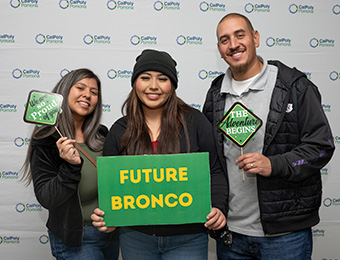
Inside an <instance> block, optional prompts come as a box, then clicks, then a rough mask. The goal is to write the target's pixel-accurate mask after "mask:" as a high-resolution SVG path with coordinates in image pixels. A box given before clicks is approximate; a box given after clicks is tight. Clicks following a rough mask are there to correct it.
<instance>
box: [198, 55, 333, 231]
mask: <svg viewBox="0 0 340 260" xmlns="http://www.w3.org/2000/svg"><path fill="white" fill-rule="evenodd" d="M268 64H271V65H274V66H276V67H278V76H277V79H276V83H275V88H274V90H273V94H272V99H271V102H270V111H269V114H268V118H267V124H266V130H265V138H264V148H263V154H264V155H265V156H267V157H268V158H269V159H270V161H271V165H272V173H271V176H270V177H262V176H260V175H257V184H258V197H259V207H260V213H261V222H262V225H263V229H264V232H265V233H266V234H278V233H283V232H290V231H296V230H301V229H304V228H308V227H311V226H314V225H316V224H317V223H318V222H319V221H320V219H319V213H318V212H319V207H320V204H321V193H322V183H321V174H320V169H321V168H322V167H324V166H325V165H326V164H327V163H328V161H329V160H330V159H331V157H332V155H333V152H334V143H333V137H332V133H331V129H330V126H329V124H328V121H327V118H326V116H325V114H324V112H323V109H322V106H321V96H320V93H319V91H318V89H317V87H316V86H315V85H314V84H313V83H312V82H311V81H309V80H308V79H307V78H306V76H305V74H303V73H302V72H300V71H298V70H297V69H295V68H293V69H291V68H289V67H287V66H285V65H284V64H282V63H281V62H279V61H269V62H268ZM223 76H224V75H220V76H219V77H218V78H216V79H215V80H214V81H213V82H212V85H211V87H210V89H209V91H208V93H207V97H206V101H205V104H204V107H203V113H204V114H205V115H206V117H207V118H208V119H209V121H210V122H211V123H212V124H213V126H214V137H215V141H216V144H217V149H218V155H219V158H220V160H221V163H222V165H223V168H224V170H225V171H227V167H226V160H225V157H224V155H223V140H224V136H223V133H222V131H220V130H219V129H218V123H219V122H220V121H221V119H222V118H223V115H224V108H225V95H226V94H225V93H223V94H222V93H220V90H221V83H222V80H223ZM288 104H289V107H290V108H291V109H290V110H291V111H289V112H288V111H287V112H286V109H287V106H288Z"/></svg>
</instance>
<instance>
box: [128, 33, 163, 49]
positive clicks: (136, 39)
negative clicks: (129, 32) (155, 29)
mask: <svg viewBox="0 0 340 260" xmlns="http://www.w3.org/2000/svg"><path fill="white" fill-rule="evenodd" d="M130 43H131V44H132V45H134V46H136V45H139V44H144V45H156V44H157V37H156V36H150V35H148V36H138V35H133V36H131V38H130Z"/></svg>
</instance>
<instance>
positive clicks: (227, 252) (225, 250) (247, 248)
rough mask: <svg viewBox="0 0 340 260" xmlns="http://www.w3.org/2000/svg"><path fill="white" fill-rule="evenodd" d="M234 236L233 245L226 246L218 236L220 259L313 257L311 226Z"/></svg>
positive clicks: (292, 259) (297, 259)
mask: <svg viewBox="0 0 340 260" xmlns="http://www.w3.org/2000/svg"><path fill="white" fill-rule="evenodd" d="M232 236H233V243H232V245H231V247H226V246H224V245H223V243H222V240H221V238H219V237H218V238H217V240H216V246H217V256H218V259H219V260H227V259H228V260H229V259H235V260H236V259H261V260H274V259H275V260H310V259H311V258H312V247H313V239H312V232H311V229H310V228H309V229H305V230H302V231H296V232H293V233H289V234H286V235H281V236H272V237H252V236H245V235H241V234H238V233H234V232H233V233H232Z"/></svg>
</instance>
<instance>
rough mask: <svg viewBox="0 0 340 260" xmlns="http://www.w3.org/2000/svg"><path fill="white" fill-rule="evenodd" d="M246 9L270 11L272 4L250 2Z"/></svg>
mask: <svg viewBox="0 0 340 260" xmlns="http://www.w3.org/2000/svg"><path fill="white" fill-rule="evenodd" d="M244 11H246V12H247V13H253V12H255V13H256V12H258V13H269V12H270V5H268V4H252V3H248V4H246V5H245V6H244Z"/></svg>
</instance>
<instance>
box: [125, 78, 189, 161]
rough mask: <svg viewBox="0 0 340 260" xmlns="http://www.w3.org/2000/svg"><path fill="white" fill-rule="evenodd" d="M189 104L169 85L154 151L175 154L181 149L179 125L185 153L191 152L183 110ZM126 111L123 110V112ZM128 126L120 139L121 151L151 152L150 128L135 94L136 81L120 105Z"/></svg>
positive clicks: (131, 153)
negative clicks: (182, 135) (169, 88)
mask: <svg viewBox="0 0 340 260" xmlns="http://www.w3.org/2000/svg"><path fill="white" fill-rule="evenodd" d="M189 109H190V107H189V106H188V105H187V104H186V103H185V102H184V101H183V100H181V99H180V98H179V97H177V95H176V91H175V88H174V86H173V84H172V86H171V92H170V95H169V98H168V100H167V102H166V103H165V104H164V108H163V112H162V121H161V130H160V134H159V136H158V139H157V140H158V144H157V152H156V153H157V154H175V153H179V152H180V127H183V131H184V134H185V140H186V145H187V152H189V151H190V141H189V136H188V129H187V125H186V122H185V118H184V113H185V112H186V111H188V110H189ZM124 112H125V113H124ZM122 113H123V115H124V114H125V120H126V122H127V128H126V131H125V133H124V135H123V136H122V140H121V154H124V155H141V154H153V153H154V151H153V147H152V142H151V138H150V134H149V132H150V131H149V128H148V126H147V124H146V122H145V117H144V113H143V109H142V102H141V101H140V99H139V98H138V96H137V92H136V87H135V84H134V86H133V88H132V90H131V91H130V94H129V96H128V98H127V99H126V100H125V102H124V104H123V106H122Z"/></svg>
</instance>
